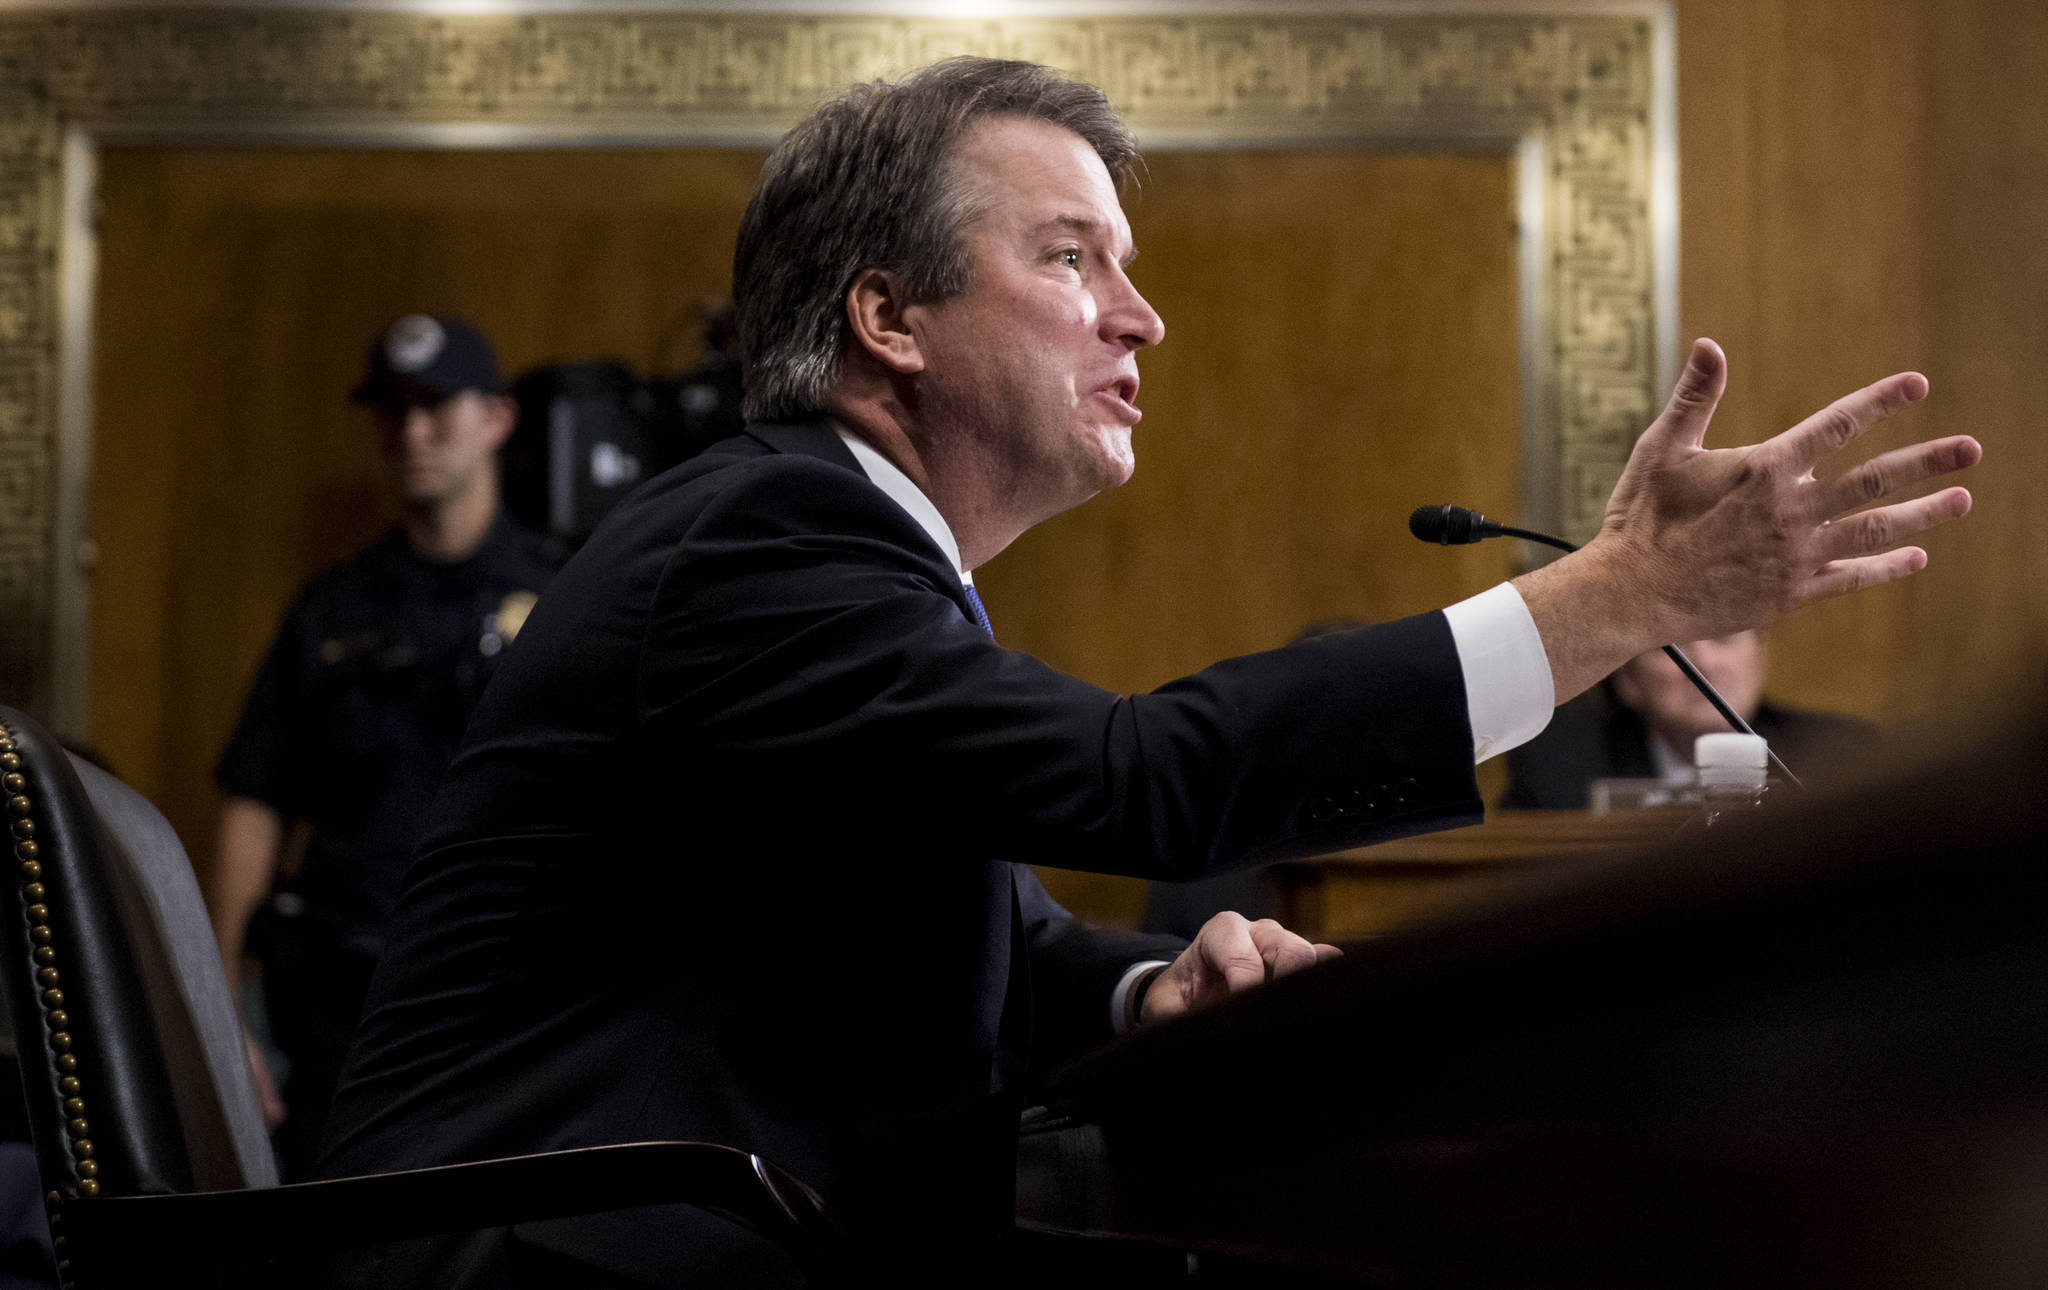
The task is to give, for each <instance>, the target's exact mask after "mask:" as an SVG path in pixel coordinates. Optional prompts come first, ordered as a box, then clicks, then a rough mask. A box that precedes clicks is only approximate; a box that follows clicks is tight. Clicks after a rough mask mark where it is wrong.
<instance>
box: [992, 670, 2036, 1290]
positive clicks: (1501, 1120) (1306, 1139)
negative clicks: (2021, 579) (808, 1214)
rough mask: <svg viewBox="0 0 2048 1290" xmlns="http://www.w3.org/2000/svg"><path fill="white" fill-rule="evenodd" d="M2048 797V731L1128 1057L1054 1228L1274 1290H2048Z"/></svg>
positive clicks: (1152, 1040)
mask: <svg viewBox="0 0 2048 1290" xmlns="http://www.w3.org/2000/svg"><path fill="white" fill-rule="evenodd" d="M2044 783H2048V709H2041V708H2036V709H2035V710H2034V711H2033V712H2032V713H2031V714H2030V715H2029V716H2027V717H2026V718H2025V719H2023V720H2020V721H2017V722H2014V723H2012V724H2010V725H2008V726H2006V727H2004V728H2003V729H2000V730H1997V731H1995V732H1994V733H1991V734H1988V735H1983V736H1981V737H1979V738H1977V739H1975V740H1973V741H1972V743H1971V746H1970V747H1969V748H1968V749H1967V750H1966V751H1963V752H1961V753H1952V754H1950V755H1948V756H1944V757H1936V758H1930V759H1928V760H1926V761H1924V762H1921V763H1920V764H1918V765H1917V766H1916V767H1915V768H1913V769H1911V770H1907V771H1901V772H1897V773H1894V774H1892V775H1890V776H1888V777H1887V778H1886V779H1884V780H1882V781H1878V780H1870V781H1865V782H1863V783H1861V784H1859V785H1857V786H1855V787H1854V788H1853V789H1850V788H1844V789H1841V790H1837V791H1834V792H1830V793H1823V794H1816V795H1815V796H1814V797H1813V798H1811V799H1809V800H1806V801H1802V802H1799V803H1796V804H1795V805H1794V807H1793V808H1792V809H1787V810H1779V811H1773V812H1764V813H1762V814H1761V815H1760V816H1759V817H1758V818H1757V819H1756V820H1755V821H1754V822H1750V823H1745V824H1741V825H1736V826H1731V827H1728V828H1726V829H1721V828H1717V829H1715V830H1714V831H1712V832H1711V833H1703V834H1700V835H1699V836H1697V837H1693V836H1691V835H1688V839H1687V840H1686V841H1684V842H1683V843H1681V844H1678V845H1671V846H1666V847H1663V848H1661V849H1647V850H1646V849H1636V850H1635V851H1634V852H1633V853H1632V854H1619V855H1613V854H1610V855H1608V856H1605V857H1600V858H1594V859H1588V860H1584V861H1580V862H1576V863H1571V864H1568V865H1565V866H1563V867H1562V868H1560V867H1557V866H1550V867H1548V869H1547V872H1546V873H1545V874H1544V875H1543V876H1541V877H1540V878H1538V879H1536V880H1533V881H1531V882H1529V883H1527V884H1524V885H1521V886H1518V887H1515V888H1513V889H1511V890H1507V891H1504V892H1501V893H1499V894H1497V895H1496V896H1495V897H1494V898H1493V899H1491V900H1489V901H1488V902H1486V903H1484V904H1479V905H1473V906H1468V907H1464V908H1460V909H1455V910H1452V911H1450V912H1448V913H1446V914H1445V915H1443V916H1441V917H1439V918H1437V919H1435V920H1433V921H1429V922H1423V923H1418V924H1414V925H1411V926H1408V927H1404V928H1400V929H1397V930H1396V931H1394V932H1392V933H1391V934H1389V935H1387V936H1384V937H1381V938H1379V939H1376V940H1372V941H1367V942H1363V943H1359V944H1355V945H1352V946H1350V947H1348V948H1347V955H1346V957H1345V958H1344V959H1343V960H1342V961H1341V962H1339V963H1337V964H1335V965H1333V966H1330V967H1326V968H1320V969H1318V970H1316V971H1313V972H1310V973H1307V974H1304V975H1303V976H1302V977H1299V978H1295V979H1291V980H1288V981H1284V982H1279V983H1276V984H1275V985H1274V986H1273V987H1271V988H1270V989H1268V990H1266V991H1263V992H1261V993H1260V994H1258V995H1255V996H1247V997H1245V998H1244V999H1242V1000H1239V1001H1233V1002H1232V1003H1229V1004H1226V1005H1224V1006H1222V1007H1219V1008H1217V1009H1216V1010H1214V1011H1213V1012H1212V1013H1209V1014H1207V1015H1203V1016H1199V1017H1195V1018H1192V1019H1190V1020H1188V1021H1186V1022H1182V1023H1177V1024H1173V1025H1168V1026H1162V1027H1160V1028H1158V1029H1156V1030H1149V1031H1145V1032H1141V1033H1139V1034H1137V1035H1135V1036H1133V1037H1132V1038H1131V1039H1129V1040H1127V1041H1125V1042H1123V1043H1121V1044H1119V1045H1117V1046H1114V1047H1113V1048H1110V1049H1107V1050H1104V1051H1103V1052H1101V1053H1100V1054H1098V1055H1097V1056H1096V1057H1094V1058H1092V1059H1091V1060H1089V1061H1087V1062H1085V1063H1084V1064H1082V1065H1080V1066H1079V1067H1077V1068H1075V1069H1074V1070H1071V1071H1069V1072H1068V1074H1067V1076H1066V1078H1065V1079H1064V1080H1063V1081H1062V1090H1063V1093H1064V1109H1065V1110H1066V1111H1067V1113H1068V1114H1069V1115H1070V1116H1072V1117H1073V1118H1074V1119H1075V1120H1076V1121H1078V1122H1079V1123H1080V1124H1082V1125H1084V1126H1094V1127H1091V1128H1087V1129H1086V1130H1085V1131H1086V1132H1088V1133H1095V1132H1099V1133H1100V1135H1101V1137H1100V1141H1101V1142H1102V1144H1103V1145H1104V1148H1105V1150H1106V1154H1107V1164H1108V1172H1107V1179H1108V1180H1109V1181H1108V1182H1107V1183H1101V1184H1099V1188H1098V1191H1097V1193H1096V1194H1097V1196H1098V1197H1099V1198H1100V1199H1099V1201H1098V1202H1097V1204H1096V1207H1095V1208H1094V1209H1093V1210H1092V1211H1090V1212H1079V1211H1076V1210H1075V1209H1074V1208H1073V1207H1071V1206H1070V1207H1068V1208H1067V1209H1066V1210H1065V1211H1063V1212H1058V1213H1046V1214H1044V1215H1043V1217H1045V1218H1047V1219H1048V1220H1049V1221H1053V1222H1056V1223H1059V1224H1061V1225H1064V1226H1070V1227H1075V1226H1077V1227H1091V1228H1098V1229H1105V1230H1110V1231H1116V1232H1121V1233H1126V1234H1142V1235H1144V1236H1146V1237H1148V1238H1152V1239H1154V1240H1158V1241H1162V1242H1164V1243H1167V1244H1169V1245H1172V1246H1178V1247H1182V1248H1185V1249H1189V1250H1192V1251H1194V1252H1195V1261H1196V1263H1197V1264H1198V1265H1199V1266H1200V1267H1201V1268H1202V1269H1203V1270H1204V1271H1205V1273H1207V1274H1211V1275H1213V1276H1216V1277H1220V1278H1224V1279H1227V1278H1228V1277H1229V1276H1230V1275H1231V1274H1232V1273H1233V1272H1235V1273H1241V1274H1243V1275H1244V1276H1246V1277H1250V1278H1252V1279H1255V1280H1256V1281H1257V1283H1259V1284H1277V1285H1288V1284H1309V1283H1313V1284H1316V1285H1324V1284H1371V1285H1375V1286H1420V1285H1429V1286H1507V1285H1512V1286H1517V1287H1552V1286H1554V1287H1566V1286H1570V1287H1585V1286H1630V1287H1667V1286H1668V1287H1691V1286H1700V1287H1706V1286H1734V1285H1741V1286H1752V1287H1754V1286H1801V1287H1844V1288H1845V1290H1846V1288H1847V1287H1856V1288H1857V1290H1887V1288H1891V1287H1899V1288H1905V1287H1914V1288H1916V1290H1917V1288H1920V1287H1950V1286H1961V1285H1968V1286H1972V1287H2012V1288H2013V1290H2019V1288H2021V1287H2026V1288H2028V1290H2033V1288H2035V1287H2039V1286H2041V1285H2044V1284H2048V1027H2044V1026H2043V1024H2042V1018H2043V1017H2044V1016H2048V867H2044V866H2043V864H2042V863H2041V861H2040V860H2039V859H2038V857H2039V855H2040V854H2041V851H2042V846H2043V843H2044V842H2048V802H2044V796H2043V793H2042V785H2043V784H2044ZM1195 1060H1199V1061H1203V1062H1207V1063H1213V1064H1214V1066H1215V1072H1214V1077H1213V1078H1211V1079H1205V1080H1204V1081H1202V1082H1201V1083H1200V1085H1198V1086H1197V1085H1190V1084H1188V1083H1187V1082H1185V1081H1181V1080H1177V1079H1175V1078H1173V1076H1172V1072H1174V1071H1179V1070H1184V1069H1187V1063H1188V1062H1190V1061H1195ZM1218 1087H1228V1088H1232V1089H1234V1090H1236V1092H1237V1094H1238V1095H1237V1096H1234V1097H1233V1098H1231V1099H1230V1100H1229V1101H1228V1102H1227V1103H1226V1102H1224V1101H1222V1100H1219V1099H1217V1098H1216V1097H1215V1096H1214V1093H1213V1090H1214V1089H1215V1088H1218ZM1076 1131H1077V1132H1079V1131H1081V1130H1076ZM1027 1155H1028V1153H1027ZM1028 1179H1029V1175H1028V1174H1027V1181H1028ZM1059 1185H1060V1188H1061V1190H1062V1191H1063V1192H1064V1193H1065V1194H1066V1195H1068V1196H1070V1197H1073V1196H1085V1195H1087V1188H1088V1186H1089V1185H1090V1184H1089V1182H1088V1180H1086V1179H1077V1178H1074V1177H1071V1176H1069V1177H1067V1178H1064V1179H1062V1180H1061V1181H1060V1184H1059ZM1029 1190H1030V1189H1029V1188H1027V1197H1026V1206H1027V1207H1026V1209H1025V1211H1024V1212H1025V1216H1026V1217H1027V1218H1029V1217H1031V1213H1032V1211H1031V1209H1030V1208H1029V1206H1030V1205H1031V1203H1032V1197H1031V1196H1030V1195H1029ZM1311 1276H1312V1277H1313V1280H1312V1281H1311Z"/></svg>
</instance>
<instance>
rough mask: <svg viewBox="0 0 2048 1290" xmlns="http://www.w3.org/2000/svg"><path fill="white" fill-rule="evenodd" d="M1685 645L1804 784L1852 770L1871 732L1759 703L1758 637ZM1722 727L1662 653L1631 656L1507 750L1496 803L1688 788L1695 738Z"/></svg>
mask: <svg viewBox="0 0 2048 1290" xmlns="http://www.w3.org/2000/svg"><path fill="white" fill-rule="evenodd" d="M1684 649H1685V653H1686V657H1688V658H1690V659H1691V660H1692V661H1693V663H1694V664H1695V665H1696V666H1697V667H1698V668H1699V670H1700V673H1701V674H1702V675H1703V676H1705V677H1706V678H1707V680H1708V682H1710V683H1711V684H1712V685H1713V687H1714V688H1715V689H1716V690H1717V691H1719V692H1720V694H1721V697H1722V698H1723V699H1726V700H1727V701H1728V706H1730V707H1732V708H1734V709H1735V711H1736V712H1737V713H1738V714H1740V715H1741V717H1742V719H1743V720H1744V721H1747V722H1748V723H1749V724H1750V728H1751V729H1753V730H1755V731H1756V732H1757V733H1758V734H1760V735H1762V736H1763V737H1764V740H1765V741H1766V742H1767V743H1769V744H1770V746H1771V748H1772V750H1773V751H1774V752H1776V753H1777V754H1778V756H1779V757H1780V758H1781V759H1782V760H1783V761H1784V762H1785V764H1786V765H1788V766H1790V767H1792V768H1793V771H1794V773H1796V774H1797V775H1799V777H1800V778H1801V779H1802V780H1804V781H1806V782H1809V783H1813V782H1819V781H1821V780H1824V779H1826V778H1828V777H1829V776H1830V775H1833V774H1839V773H1841V772H1842V771H1843V770H1845V769H1846V768H1847V767H1849V766H1851V765H1853V764H1854V762H1855V761H1856V759H1857V757H1858V755H1859V753H1860V752H1861V751H1862V749H1863V747H1864V746H1865V745H1867V744H1868V743H1869V741H1870V739H1871V737H1872V735H1873V734H1874V733H1875V731H1874V730H1873V728H1872V727H1871V725H1870V723H1868V722H1865V721H1858V720H1856V719H1855V718H1853V717H1844V716H1839V715H1837V714H1835V713H1832V712H1810V711H1807V710H1805V709H1803V708H1793V707H1787V706H1786V705H1784V704H1782V703H1773V702H1771V701H1770V700H1768V699H1766V698H1765V697H1764V686H1765V684H1766V681H1767V679H1768V678H1769V676H1770V647H1769V645H1768V644H1766V643H1765V641H1764V637H1763V633H1762V632H1758V631H1744V632H1737V633H1735V634H1734V635H1732V636H1724V637H1721V638H1720V639H1717V640H1704V641H1693V642H1691V643H1690V644H1688V645H1686V646H1684ZM1726 729H1728V722H1727V720H1726V719H1725V718H1723V717H1722V716H1721V714H1720V713H1719V712H1717V711H1715V710H1714V705H1713V704H1711V703H1709V702H1707V699H1706V696H1705V695H1703V694H1701V693H1700V691H1699V689H1698V688H1697V687H1696V686H1694V685H1693V683H1692V682H1691V681H1689V680H1687V679H1686V678H1685V674H1684V673H1682V672H1680V671H1679V670H1678V665H1677V664H1675V663H1673V662H1672V661H1671V660H1670V658H1668V657H1667V656H1666V655H1665V654H1664V652H1663V651H1662V650H1651V651H1648V652H1647V653H1643V654H1638V655H1637V656H1636V657H1634V658H1632V659H1630V660H1629V661H1628V662H1626V663H1624V664H1622V665H1621V667H1620V668H1618V669H1617V670H1616V671H1615V673H1614V675H1613V676H1610V677H1608V678H1607V681H1606V683H1605V684H1604V685H1600V686H1596V687H1594V688H1593V689H1591V690H1588V691H1587V692H1586V693H1584V694H1582V695H1580V696H1579V697H1578V698H1576V699H1573V700H1572V701H1571V702H1570V703H1567V704H1564V705H1562V706H1561V707H1559V708H1558V710H1557V715H1556V716H1555V717H1554V718H1552V719H1551V722H1550V724H1549V725H1548V726H1547V727H1545V728H1544V731H1543V733H1542V734H1540V735H1538V736H1536V737H1535V738H1534V739H1531V740H1530V741H1529V742H1528V743H1525V744H1523V745H1522V746H1521V747H1519V748H1516V749H1514V750H1513V751H1512V752H1510V753H1509V754H1508V790H1507V793H1506V795H1505V796H1503V797H1502V799H1501V805H1502V806H1503V807H1506V808H1508V809H1511V810H1544V811H1582V810H1585V809H1586V807H1587V805H1588V799H1589V795H1590V793H1591V790H1592V786H1593V781H1595V780H1599V779H1664V780H1671V781H1674V782H1685V783H1689V782H1691V780H1692V777H1693V772H1692V764H1693V753H1692V745H1693V740H1695V739H1697V738H1698V737H1699V736H1701V735H1704V734H1711V733H1714V732H1717V731H1723V730H1726Z"/></svg>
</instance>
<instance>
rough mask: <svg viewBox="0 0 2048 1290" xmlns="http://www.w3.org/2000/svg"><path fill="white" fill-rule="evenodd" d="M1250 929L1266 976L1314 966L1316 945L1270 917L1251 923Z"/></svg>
mask: <svg viewBox="0 0 2048 1290" xmlns="http://www.w3.org/2000/svg"><path fill="white" fill-rule="evenodd" d="M1250 930H1251V934H1252V943H1253V944H1254V945H1256V946H1258V948H1259V957H1260V959H1261V960H1263V961H1264V963H1265V965H1266V975H1267V976H1269V977H1275V976H1286V975H1287V974H1288V973H1289V972H1299V971H1301V969H1303V968H1305V967H1313V966H1315V961H1316V947H1315V946H1313V945H1310V944H1309V943H1308V941H1307V940H1306V939H1305V938H1303V937H1300V936H1297V935H1295V934H1294V933H1293V932H1290V931H1288V930H1287V929H1286V928H1284V927H1282V926H1281V925H1280V924H1279V923H1276V922H1274V921H1273V920H1272V919H1270V918H1262V919H1260V920H1259V921H1258V922H1256V923H1253V924H1252V925H1251V929H1250Z"/></svg>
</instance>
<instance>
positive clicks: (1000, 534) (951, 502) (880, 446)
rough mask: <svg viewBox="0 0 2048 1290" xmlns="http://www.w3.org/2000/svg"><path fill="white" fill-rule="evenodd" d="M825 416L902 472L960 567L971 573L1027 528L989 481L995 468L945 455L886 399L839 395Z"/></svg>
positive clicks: (935, 439) (935, 437)
mask: <svg viewBox="0 0 2048 1290" xmlns="http://www.w3.org/2000/svg"><path fill="white" fill-rule="evenodd" d="M828 411H829V413H830V415H831V416H832V417H833V419H834V420H836V421H838V422H839V424H841V425H843V426H845V427H846V429H847V430H848V431H850V432H851V433H853V434H855V435H858V436H859V437H860V438H861V439H862V440H864V441H865V442H866V443H867V444H868V445H869V446H870V447H872V448H874V450H875V451H876V452H878V453H880V454H882V456H884V457H886V458H888V460H889V463H890V464H891V465H893V466H895V467H896V469H898V470H900V471H902V472H903V473H904V475H905V476H906V477H907V478H908V479H909V480H910V482H911V483H913V484H915V485H917V488H918V491H919V492H921V493H923V494H924V495H925V496H926V497H927V498H929V499H930V500H931V503H932V505H933V506H935V507H937V508H938V511H939V514H940V515H941V516H943V517H944V518H945V521H946V527H947V528H949V529H951V530H952V532H953V538H954V540H955V541H957V542H958V543H959V544H960V568H961V570H962V571H963V572H972V571H973V570H975V569H977V568H979V567H981V566H982V565H983V564H985V563H987V562H988V561H990V560H992V559H994V558H995V557H996V556H997V555H998V554H1000V553H1001V551H1002V550H1003V548H1004V547H1007V546H1008V545H1010V543H1012V542H1014V541H1016V540H1017V538H1018V537H1019V536H1020V535H1022V534H1023V532H1024V531H1025V530H1026V529H1028V528H1030V527H1031V522H1030V521H1028V520H1019V519H1017V518H1015V517H1013V516H1011V515H1009V514H1007V513H1006V510H1005V508H1004V507H1003V506H1002V505H1001V504H1000V499H998V498H997V497H996V496H995V495H994V493H993V491H992V490H991V487H990V484H991V481H992V479H993V477H994V474H995V472H993V471H990V470H986V469H981V468H977V467H976V465H975V464H974V463H972V462H965V461H959V460H956V459H955V458H954V457H953V456H949V455H948V453H947V451H946V448H947V445H946V442H945V438H944V436H943V435H942V434H932V433H929V432H926V433H919V432H917V431H916V430H913V429H912V428H911V426H912V422H911V420H910V419H909V418H908V417H906V416H903V415H901V412H902V409H901V408H900V407H898V406H895V405H893V404H891V403H890V402H888V401H887V400H863V399H858V398H843V399H841V400H840V401H839V402H838V403H836V404H835V405H834V406H833V407H831V408H830V409H828Z"/></svg>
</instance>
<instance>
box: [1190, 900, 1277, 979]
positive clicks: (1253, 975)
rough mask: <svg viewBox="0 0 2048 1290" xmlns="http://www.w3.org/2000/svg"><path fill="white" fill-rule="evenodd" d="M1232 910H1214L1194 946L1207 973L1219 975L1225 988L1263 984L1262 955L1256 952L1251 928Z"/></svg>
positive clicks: (1212, 975)
mask: <svg viewBox="0 0 2048 1290" xmlns="http://www.w3.org/2000/svg"><path fill="white" fill-rule="evenodd" d="M1253 926H1254V924H1251V923H1248V922H1246V921H1245V920H1244V919H1243V918H1240V917H1239V916H1238V915H1236V914H1218V915H1217V916H1216V917H1214V918H1212V919H1210V920H1209V921H1208V922H1207V923H1205V924H1203V925H1202V931H1201V934H1200V935H1198V936H1197V937H1196V938H1195V944H1194V947H1193V948H1195V949H1196V950H1197V951H1199V952H1200V954H1201V956H1202V963H1203V965H1204V966H1205V967H1206V968H1207V969H1208V973H1209V975H1210V976H1211V977H1220V978H1221V979H1222V981H1223V985H1224V988H1225V990H1229V991H1235V990H1248V989H1250V988H1251V987H1252V986H1255V985H1261V984H1264V982H1265V980H1266V959H1265V956H1264V955H1263V954H1262V953H1261V952H1260V950H1259V945H1258V942H1257V940H1256V939H1255V938H1254V935H1253V932H1252V928H1253Z"/></svg>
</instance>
